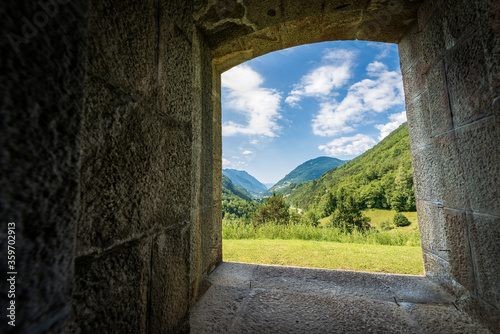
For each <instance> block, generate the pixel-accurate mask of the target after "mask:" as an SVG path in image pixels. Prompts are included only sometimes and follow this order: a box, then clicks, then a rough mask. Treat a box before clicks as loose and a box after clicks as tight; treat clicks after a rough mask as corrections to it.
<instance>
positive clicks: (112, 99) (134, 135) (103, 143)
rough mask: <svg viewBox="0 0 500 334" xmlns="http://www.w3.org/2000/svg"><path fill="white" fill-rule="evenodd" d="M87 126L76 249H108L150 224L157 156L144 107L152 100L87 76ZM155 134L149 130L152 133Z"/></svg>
mask: <svg viewBox="0 0 500 334" xmlns="http://www.w3.org/2000/svg"><path fill="white" fill-rule="evenodd" d="M86 96H87V100H86V101H87V104H86V115H85V119H84V122H83V126H82V135H83V140H82V160H81V167H80V191H81V196H80V217H79V225H78V236H77V239H78V242H77V254H78V255H83V254H88V253H89V252H92V251H94V250H96V249H100V248H102V249H105V248H107V247H110V246H112V245H113V243H114V242H115V241H119V240H122V241H123V240H127V239H130V238H131V237H132V236H133V235H136V234H137V233H142V232H144V231H146V230H147V229H149V228H150V225H149V224H150V222H149V221H145V220H143V219H141V216H140V207H141V202H142V201H143V197H144V194H143V191H144V190H145V184H147V176H148V174H149V173H153V172H154V171H151V161H152V158H151V156H150V155H149V153H148V152H151V151H153V149H155V148H156V147H155V146H152V145H151V144H150V143H148V142H147V141H146V140H145V137H146V132H145V131H146V130H148V128H147V127H145V128H144V129H143V125H144V120H143V119H142V116H144V115H143V113H141V110H144V109H148V107H150V106H148V105H147V104H143V103H141V102H139V101H137V100H135V99H134V98H133V97H132V96H130V95H129V94H127V93H125V92H124V91H122V90H121V89H120V88H117V87H115V86H112V85H110V84H108V83H105V82H102V81H101V79H99V78H97V77H89V78H88V80H87V91H86ZM148 136H150V135H148Z"/></svg>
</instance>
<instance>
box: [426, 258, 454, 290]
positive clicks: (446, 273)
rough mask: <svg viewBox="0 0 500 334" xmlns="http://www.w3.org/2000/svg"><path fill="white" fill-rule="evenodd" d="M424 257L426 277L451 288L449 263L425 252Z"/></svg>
mask: <svg viewBox="0 0 500 334" xmlns="http://www.w3.org/2000/svg"><path fill="white" fill-rule="evenodd" d="M422 255H423V258H424V268H425V275H426V276H427V277H429V278H431V279H432V280H434V281H436V282H439V283H440V284H442V285H444V286H447V287H448V286H451V284H452V282H451V278H450V271H451V270H450V264H449V263H448V261H445V260H444V259H443V258H440V257H438V256H436V255H434V254H432V253H430V252H427V251H425V250H423V251H422ZM450 290H451V288H450Z"/></svg>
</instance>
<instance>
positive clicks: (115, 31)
mask: <svg viewBox="0 0 500 334" xmlns="http://www.w3.org/2000/svg"><path fill="white" fill-rule="evenodd" d="M157 15H158V14H157V4H156V1H154V0H146V1H141V2H139V3H138V2H136V1H133V0H125V1H116V0H105V1H92V6H91V10H90V16H89V41H88V48H89V57H88V73H89V75H95V76H97V77H101V78H105V79H107V80H109V82H111V83H112V84H113V85H116V86H119V87H122V88H123V89H125V90H127V91H128V92H130V94H139V95H143V96H147V97H150V96H152V95H153V94H154V92H155V87H156V85H155V80H156V75H157V68H158V66H157V57H158V55H157V52H154V51H153V50H156V49H157V41H158V33H159V32H158V22H157ZM103 32H105V33H103Z"/></svg>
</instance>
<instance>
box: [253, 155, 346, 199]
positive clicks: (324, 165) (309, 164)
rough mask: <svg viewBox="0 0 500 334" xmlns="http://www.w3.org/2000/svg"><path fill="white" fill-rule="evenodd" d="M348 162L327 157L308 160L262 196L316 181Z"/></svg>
mask: <svg viewBox="0 0 500 334" xmlns="http://www.w3.org/2000/svg"><path fill="white" fill-rule="evenodd" d="M347 162H348V161H347V160H340V159H337V158H333V157H325V156H322V157H317V158H314V159H310V160H307V161H306V162H303V163H301V164H300V165H298V166H297V167H295V168H294V169H293V170H292V171H291V172H290V173H288V174H286V175H285V176H284V177H283V178H282V179H281V180H279V181H278V182H277V183H276V184H275V185H273V186H272V187H271V188H269V189H268V190H267V191H265V192H264V193H262V195H266V196H270V195H271V194H272V192H273V191H276V192H280V190H282V189H284V188H286V187H288V186H290V185H291V184H294V183H301V182H307V181H311V180H315V179H317V178H319V177H321V175H323V174H324V173H326V172H328V171H329V170H331V169H333V168H337V167H339V166H342V165H343V164H345V163H347Z"/></svg>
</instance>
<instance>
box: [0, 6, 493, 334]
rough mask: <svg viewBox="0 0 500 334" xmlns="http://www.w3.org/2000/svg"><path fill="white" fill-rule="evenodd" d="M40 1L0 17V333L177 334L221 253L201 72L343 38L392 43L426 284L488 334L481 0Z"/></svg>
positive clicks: (487, 143)
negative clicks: (1, 308)
mask: <svg viewBox="0 0 500 334" xmlns="http://www.w3.org/2000/svg"><path fill="white" fill-rule="evenodd" d="M46 3H50V4H51V7H49V6H48V5H46V6H41V5H40V4H39V3H34V2H28V1H17V2H15V3H11V4H9V6H5V7H6V8H2V9H1V11H0V15H1V16H2V18H4V19H3V20H2V22H4V25H3V26H2V28H1V29H2V32H3V34H2V36H7V38H4V39H2V41H1V43H2V52H4V51H5V54H4V55H3V57H2V60H3V61H2V63H1V67H2V71H0V73H2V74H1V76H2V80H0V82H2V85H5V90H4V91H5V92H6V93H5V98H4V99H3V100H2V105H1V110H2V116H3V120H5V122H2V124H1V126H2V131H1V133H2V189H3V193H2V196H4V197H3V198H4V203H6V205H2V207H1V210H2V216H3V217H6V218H5V219H6V220H9V221H15V222H16V223H17V225H16V227H17V233H18V234H17V237H18V239H17V240H18V241H17V246H18V248H19V253H18V255H17V256H18V257H17V261H18V262H19V263H23V266H20V267H19V268H18V278H19V280H18V285H17V290H16V296H17V297H16V298H17V299H16V300H17V301H18V302H19V304H18V305H23V306H22V307H21V306H19V308H18V310H17V312H18V313H17V323H18V324H19V327H16V328H12V327H8V325H7V324H6V322H2V323H1V325H0V328H2V329H5V332H11V331H25V332H30V333H42V332H48V331H52V332H63V331H64V328H66V331H67V332H72V331H74V332H89V331H96V330H97V331H99V332H103V331H108V332H116V331H121V332H135V333H137V332H142V333H147V332H151V333H153V332H169V331H171V332H172V331H183V330H184V331H186V330H187V328H186V324H187V317H188V314H189V309H190V307H191V305H192V304H193V303H194V302H195V300H196V299H197V297H198V296H199V295H200V294H201V293H202V292H203V290H204V288H205V287H204V283H203V282H204V279H205V277H206V276H207V275H208V273H209V272H210V271H211V270H212V268H213V267H214V266H215V265H217V264H218V263H219V262H220V260H221V258H220V254H221V249H220V242H221V240H220V223H219V222H220V167H221V166H220V164H221V162H220V156H221V154H220V112H219V111H220V94H219V93H220V73H221V72H222V71H223V70H225V69H228V68H230V67H231V66H234V65H235V64H237V63H239V62H241V61H243V60H246V59H250V58H253V57H256V56H258V55H260V54H264V53H266V52H269V51H273V50H277V49H283V48H286V47H288V46H293V45H299V44H304V43H311V42H316V41H323V40H336V39H356V38H358V39H370V40H374V41H383V42H394V43H399V46H400V55H401V63H402V70H403V75H404V79H405V90H406V98H407V106H408V110H409V114H410V115H412V116H409V118H410V121H409V124H410V132H411V142H412V144H411V145H412V151H413V153H412V154H413V165H414V168H416V169H418V171H419V172H420V173H416V174H415V183H416V185H417V199H418V200H419V207H418V210H419V215H420V221H426V222H427V223H424V226H422V239H423V247H424V253H425V254H426V255H424V256H425V263H426V271H427V274H428V276H429V277H430V278H432V279H435V280H436V281H439V282H441V283H442V284H444V285H445V286H447V287H448V288H450V289H452V290H455V292H457V293H458V294H459V295H460V296H462V297H461V299H460V300H459V305H458V306H459V307H460V308H462V309H464V310H466V311H468V312H470V313H471V314H474V315H476V316H478V317H479V318H482V320H483V321H485V322H486V323H488V324H489V325H490V327H491V328H493V329H498V328H499V317H498V310H499V307H500V297H499V296H500V292H499V290H498V289H499V286H500V278H499V277H500V276H499V273H500V262H499V259H500V254H499V252H500V248H499V247H498V245H499V243H498V240H499V239H500V237H499V234H498V233H499V232H498V231H499V229H498V228H497V227H498V225H499V223H500V204H499V203H500V202H499V201H498V198H499V189H500V186H499V184H498V183H499V178H498V175H499V174H500V171H499V166H500V152H499V149H500V148H499V145H498V143H499V142H500V122H499V117H500V113H499V106H500V104H499V102H498V101H499V96H500V84H499V83H500V70H499V65H498V50H499V48H500V33H499V23H498V22H499V21H498V12H499V8H498V4H497V2H495V1H491V0H478V1H474V2H467V1H459V2H456V1H445V0H443V1H438V2H434V1H426V2H420V1H409V0H408V1H407V0H404V1H401V2H399V4H401V5H402V10H401V12H399V9H397V8H399V7H398V2H390V1H389V2H386V1H375V0H372V1H367V0H359V1H358V0H355V1H352V2H330V1H319V0H318V1H308V2H301V3H296V2H284V1H278V0H276V1H265V2H257V1H250V0H243V1H236V0H220V1H210V2H207V1H195V2H194V3H193V2H186V1H157V0H148V1H141V2H139V1H133V0H130V1H120V2H118V1H113V0H108V1H85V0H81V1H73V2H68V1H62V0H54V1H47V2H46ZM44 4H45V2H44ZM7 7H8V8H7ZM56 7H57V11H55V9H54V8H56ZM395 9H396V11H394V10H395ZM391 10H393V13H394V14H393V15H390V14H389V15H387V12H389V13H391ZM396 12H397V13H396ZM40 13H42V14H40ZM44 13H45V14H44ZM336 13H338V14H336ZM377 14H378V15H377ZM45 18H46V19H45ZM41 19H43V20H42V21H40V20H41ZM35 24H37V25H35ZM376 24H378V27H379V29H376V28H377V25H376ZM25 25H26V26H28V28H23V27H24V26H25ZM32 27H35V29H33V28H32ZM365 28H366V29H365ZM35 30H36V32H35ZM366 31H370V33H371V34H372V35H370V37H367V36H365V35H364V34H366ZM12 34H15V35H16V36H17V37H16V36H14V35H12ZM34 55H35V56H34ZM84 101H85V102H84ZM4 158H5V160H4ZM4 193H5V195H4ZM2 226H3V227H2V238H4V237H5V236H6V234H7V233H6V224H3V225H2ZM75 235H76V238H75ZM2 245H6V243H5V242H2ZM2 249H4V247H3V246H2ZM4 254H5V253H4ZM1 263H2V268H3V269H6V267H7V264H6V261H5V257H2V262H1ZM3 269H2V270H3ZM3 271H4V272H7V270H3ZM1 300H2V305H4V304H3V303H4V302H5V303H8V302H9V300H8V298H7V297H6V296H5V295H4V294H2V296H1ZM5 305H6V304H5ZM71 308H72V311H70V309H71ZM68 319H69V320H68Z"/></svg>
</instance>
